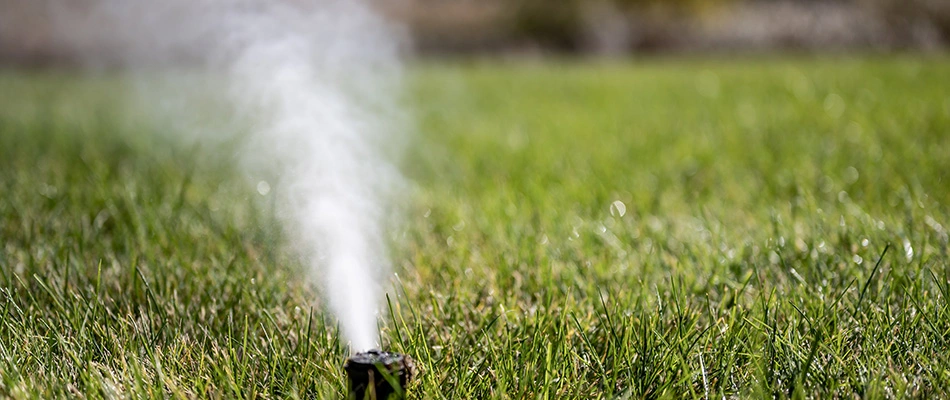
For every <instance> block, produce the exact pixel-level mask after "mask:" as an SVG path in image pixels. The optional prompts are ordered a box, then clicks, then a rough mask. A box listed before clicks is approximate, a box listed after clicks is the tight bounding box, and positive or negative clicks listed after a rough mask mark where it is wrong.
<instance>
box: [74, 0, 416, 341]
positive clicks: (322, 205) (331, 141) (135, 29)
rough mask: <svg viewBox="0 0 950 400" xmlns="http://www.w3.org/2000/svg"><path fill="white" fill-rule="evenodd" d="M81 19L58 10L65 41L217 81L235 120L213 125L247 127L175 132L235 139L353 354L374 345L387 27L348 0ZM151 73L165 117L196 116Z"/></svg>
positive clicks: (141, 8)
mask: <svg viewBox="0 0 950 400" xmlns="http://www.w3.org/2000/svg"><path fill="white" fill-rule="evenodd" d="M82 14H83V15H84V18H81V19H77V18H76V15H77V14H76V13H70V14H69V15H68V17H67V15H66V14H62V15H61V17H60V18H59V25H60V27H62V28H63V29H60V31H61V32H64V33H67V35H64V37H70V34H71V33H74V32H75V30H76V29H72V32H71V29H70V27H73V28H75V27H77V26H79V23H80V22H81V25H82V26H84V27H86V29H88V27H89V26H99V27H107V28H106V29H103V32H104V36H103V37H101V38H100V39H99V40H100V41H101V40H110V41H112V42H113V44H114V46H116V47H119V48H122V52H121V54H123V60H122V61H123V62H124V63H125V64H127V65H130V66H133V67H148V68H145V70H148V72H149V73H151V74H153V75H154V71H155V70H158V71H174V70H177V69H175V68H170V69H169V68H155V67H156V66H158V67H167V66H168V65H175V64H176V63H180V62H181V61H182V60H185V61H186V62H187V64H189V65H198V66H201V67H202V68H201V70H202V71H203V72H202V73H204V74H210V75H211V76H212V81H216V82H218V83H222V84H223V87H222V89H223V90H221V93H222V95H221V96H220V98H219V99H217V100H223V101H224V103H225V104H227V105H228V108H229V109H230V112H231V113H232V115H231V116H232V117H233V118H225V119H229V120H232V121H240V122H241V124H243V125H246V126H245V127H241V128H238V127H235V126H234V125H232V124H227V123H217V124H212V125H214V126H215V127H216V128H217V129H211V127H212V125H208V124H202V125H196V124H189V123H186V124H185V126H182V124H180V123H179V124H177V125H176V130H179V131H185V132H188V133H191V134H194V135H197V136H198V137H199V139H207V136H214V135H217V134H220V132H221V131H225V132H231V131H242V132H243V133H241V134H238V135H239V137H240V138H239V139H238V140H240V142H241V143H243V146H242V148H243V149H242V150H241V152H240V153H241V156H240V157H239V159H240V167H241V168H242V169H243V170H244V172H245V173H246V174H247V175H248V176H250V177H253V179H254V181H255V182H256V181H257V179H262V178H263V177H270V178H269V179H272V180H275V181H276V185H275V188H276V192H277V193H276V194H277V199H278V200H277V206H278V207H277V210H278V214H279V217H280V220H281V221H282V224H283V228H284V230H285V232H286V233H287V237H289V238H291V239H290V241H291V243H290V244H291V245H292V247H293V249H295V250H296V251H297V253H298V255H299V256H300V257H301V258H302V259H303V260H304V262H306V263H307V264H308V265H309V266H310V268H311V270H312V272H313V276H314V277H317V279H320V280H322V284H323V285H322V286H323V288H324V293H326V295H327V302H328V304H329V308H330V310H331V311H332V312H333V314H334V315H335V316H336V317H337V319H338V320H339V322H340V325H341V328H342V331H343V334H344V335H345V336H346V338H347V339H348V341H349V345H350V349H351V351H361V350H367V349H370V348H375V347H377V346H378V343H377V326H376V317H377V316H376V313H377V307H378V305H379V303H380V298H379V297H380V292H381V284H380V282H381V281H382V279H384V275H385V271H387V269H388V267H389V266H388V261H387V257H386V249H385V243H384V232H383V231H384V227H383V222H384V219H385V218H384V217H385V215H386V214H387V206H388V204H389V200H390V199H391V198H392V195H393V194H394V193H393V192H394V190H393V189H394V188H396V187H398V186H399V174H398V172H397V171H396V170H395V168H394V167H393V165H392V163H391V162H390V161H388V160H390V159H391V157H392V156H393V154H392V149H393V148H398V144H399V143H400V142H401V141H400V140H399V138H398V136H400V133H401V132H402V131H403V129H400V124H399V120H400V118H399V113H398V109H397V107H395V100H396V99H395V97H396V93H397V89H398V76H399V73H400V71H399V62H398V61H399V60H398V48H399V46H398V44H399V41H398V40H396V39H394V38H399V37H400V36H399V35H394V32H396V31H394V30H393V29H392V27H391V26H389V25H387V24H386V23H385V22H384V21H383V20H382V19H381V18H379V17H378V16H377V15H376V14H374V13H373V12H372V10H371V9H370V8H369V6H368V5H367V4H365V3H363V2H362V1H354V0H308V1H300V0H284V1H272V0H257V1H250V0H167V1H162V2H133V1H127V0H99V1H96V3H95V6H94V7H93V8H91V9H87V10H84V12H83V13H82ZM76 47H77V48H81V47H82V46H78V45H77V46H76ZM140 69H141V68H140ZM160 75H162V77H161V80H162V81H163V82H164V83H166V86H164V87H163V89H164V90H154V89H156V88H155V87H154V86H151V87H148V88H149V90H145V91H142V92H145V93H147V95H146V97H145V99H144V100H146V101H147V102H149V103H151V104H152V105H153V107H162V106H161V105H162V104H177V106H175V107H172V108H171V109H172V110H173V112H172V114H171V115H169V114H168V113H167V111H168V110H169V108H167V107H166V109H165V110H164V112H163V113H162V115H163V118H179V119H180V120H182V121H195V120H201V119H202V116H198V115H188V113H196V112H200V111H195V110H201V105H200V104H195V103H196V101H193V100H194V99H195V98H201V96H207V95H208V93H201V96H194V98H192V100H189V93H194V92H195V91H196V89H195V88H194V87H193V86H190V85H188V84H182V83H179V84H175V83H174V82H176V79H178V77H177V76H176V75H173V74H172V73H170V72H160ZM168 82H173V83H172V85H171V86H168V85H167V83H168ZM182 82H184V80H182ZM169 87H170V88H171V90H168V89H169ZM156 96H159V97H161V98H155V97H156ZM219 122H222V121H219ZM223 122H227V121H223ZM221 127H226V129H220V128H221ZM226 135H227V134H226ZM232 135H233V134H232Z"/></svg>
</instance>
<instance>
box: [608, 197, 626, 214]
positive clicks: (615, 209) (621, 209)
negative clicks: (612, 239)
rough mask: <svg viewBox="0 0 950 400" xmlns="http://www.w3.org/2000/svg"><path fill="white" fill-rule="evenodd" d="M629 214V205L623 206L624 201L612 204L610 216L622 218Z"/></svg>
mask: <svg viewBox="0 0 950 400" xmlns="http://www.w3.org/2000/svg"><path fill="white" fill-rule="evenodd" d="M626 213H627V205H626V204H623V202H622V201H620V200H617V201H614V202H613V203H610V215H612V216H615V217H616V216H619V217H622V216H624V214H626Z"/></svg>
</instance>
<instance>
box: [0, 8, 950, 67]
mask: <svg viewBox="0 0 950 400" xmlns="http://www.w3.org/2000/svg"><path fill="white" fill-rule="evenodd" d="M280 1H295V0H280ZM96 2H97V0H70V1H64V0H0V63H2V64H7V65H11V64H12V65H22V66H44V65H47V66H51V65H52V66H55V65H64V66H65V65H71V64H76V63H78V62H80V59H82V60H87V61H88V59H89V58H90V55H92V57H91V58H94V59H95V60H97V61H96V62H97V63H100V64H103V65H109V64H116V63H120V62H121V61H120V58H119V54H120V53H121V51H120V47H121V46H122V38H116V37H112V36H113V34H112V33H111V32H107V31H103V30H104V29H106V28H103V27H104V26H105V25H104V24H101V23H98V22H97V20H96V18H92V17H90V12H89V10H90V9H92V8H94V7H95V4H96ZM373 2H374V3H376V5H377V6H378V8H379V9H380V10H382V11H383V12H384V13H385V14H387V15H388V16H389V17H390V18H391V19H392V20H394V21H397V22H399V23H401V24H402V25H403V26H404V27H405V30H406V31H405V33H406V36H407V37H408V38H409V39H410V40H409V41H408V42H409V43H411V45H410V46H411V49H412V52H413V54H416V55H420V56H426V57H470V56H502V57H535V56H551V55H554V56H585V57H626V56H630V55H639V54H657V53H659V54H669V53H674V54H677V53H679V54H682V53H740V52H741V53H762V52H774V51H783V52H789V51H791V52H802V53H813V52H835V53H839V52H861V53H867V52H904V51H925V52H933V51H942V50H943V49H946V48H947V46H948V43H950V1H946V0H662V1H661V0H373ZM53 5H56V7H55V8H54V7H53ZM62 21H68V22H69V24H70V29H69V32H70V34H69V35H62V34H60V33H59V32H58V31H57V24H58V23H61V22H62ZM80 55H82V57H80ZM187 57H188V55H187V54H182V55H181V58H183V59H184V58H187Z"/></svg>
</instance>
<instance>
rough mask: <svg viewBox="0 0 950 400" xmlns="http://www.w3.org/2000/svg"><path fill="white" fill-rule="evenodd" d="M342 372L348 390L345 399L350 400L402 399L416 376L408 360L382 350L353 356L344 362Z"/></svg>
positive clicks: (405, 356)
mask: <svg viewBox="0 0 950 400" xmlns="http://www.w3.org/2000/svg"><path fill="white" fill-rule="evenodd" d="M343 369H344V370H346V376H347V389H348V390H349V393H348V394H347V396H346V398H347V399H351V400H363V399H373V400H387V399H404V398H406V387H407V386H408V385H409V382H410V381H412V378H413V377H414V376H415V372H416V368H415V364H414V363H413V362H412V359H411V358H409V356H407V355H405V354H399V353H390V352H388V351H382V350H369V351H365V352H362V353H356V354H354V355H353V356H352V357H350V358H348V359H347V360H346V363H344V364H343Z"/></svg>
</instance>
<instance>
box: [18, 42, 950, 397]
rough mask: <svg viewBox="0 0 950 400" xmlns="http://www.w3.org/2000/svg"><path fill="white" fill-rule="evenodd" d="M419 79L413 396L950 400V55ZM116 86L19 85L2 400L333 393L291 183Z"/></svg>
mask: <svg viewBox="0 0 950 400" xmlns="http://www.w3.org/2000/svg"><path fill="white" fill-rule="evenodd" d="M410 71H411V72H410V77H409V79H408V85H407V86H408V93H407V95H406V96H405V97H406V98H405V103H406V104H407V107H406V108H407V110H409V112H410V113H411V114H412V115H413V120H414V129H413V130H414V133H413V135H411V137H412V138H411V140H410V141H409V143H407V144H406V149H407V151H406V155H405V157H404V158H403V160H402V165H403V168H402V169H403V173H404V175H405V176H406V177H407V178H408V181H409V182H410V183H409V185H408V186H407V189H406V191H405V196H404V198H403V200H402V204H400V205H399V207H398V208H399V209H400V210H401V212H400V215H398V216H396V217H394V218H393V220H394V221H397V223H395V224H394V225H393V229H392V231H391V235H390V241H391V252H392V259H393V264H394V271H393V272H394V274H393V275H392V282H391V287H392V289H391V290H390V296H389V297H388V300H389V301H388V303H387V304H384V305H383V311H384V312H383V315H382V320H381V322H380V325H381V329H382V332H381V335H382V337H383V342H384V347H385V348H387V349H389V350H393V351H399V352H405V353H408V354H409V355H411V356H412V357H413V358H414V359H415V360H416V362H417V364H418V365H419V366H420V367H421V369H422V371H423V372H422V375H421V376H420V378H419V379H418V380H417V382H416V385H415V386H414V387H412V388H411V391H410V394H411V397H413V398H420V399H421V398H425V399H429V398H451V399H458V398H513V399H522V398H583V399H587V398H642V397H646V398H684V397H695V398H706V397H713V398H723V397H726V398H732V397H734V398H749V397H780V398H782V397H817V398H829V397H855V396H857V397H867V398H889V397H922V398H942V397H948V396H950V351H948V349H950V343H948V342H950V300H948V299H950V258H948V254H947V247H948V233H950V232H948V230H950V90H948V85H950V59H947V58H945V57H925V56H900V57H891V58H881V57H864V58H832V59H809V58H800V59H786V58H746V59H736V60H726V59H718V60H717V59H656V60H645V61H636V62H612V63H570V62H568V63H529V62H525V63H507V64H505V63H487V62H475V63H468V64H455V65H452V64H419V65H414V66H412V67H411V68H410ZM127 83H128V82H127V78H123V77H117V76H109V75H95V76H80V75H78V74H76V73H71V72H23V71H9V70H8V71H3V72H0V190H2V191H3V195H2V197H0V246H2V247H0V397H13V398H50V397H88V398H115V397H119V398H124V397H136V398H138V397H154V398H164V397H186V398H209V397H211V398H287V397H289V398H314V397H316V398H334V397H339V396H340V395H341V394H342V393H344V391H345V387H346V382H345V380H344V377H343V374H342V369H341V366H342V364H343V361H344V359H345V358H346V356H347V354H348V351H347V349H346V348H345V347H344V346H342V345H341V344H340V338H339V331H338V329H337V328H336V326H335V323H334V321H333V320H332V318H330V317H329V316H328V314H327V313H326V312H325V311H324V309H323V308H322V304H323V302H321V300H319V294H318V293H317V292H318V290H316V289H314V288H313V287H312V285H309V284H307V282H308V281H309V280H308V279H306V278H305V275H306V273H305V272H304V268H303V267H302V266H301V265H300V263H299V262H298V261H297V260H296V259H295V257H293V255H292V254H291V253H290V252H289V251H288V250H287V249H286V247H285V246H283V245H282V243H284V240H283V238H282V237H281V236H282V234H281V231H280V228H279V226H277V224H276V223H275V220H276V218H275V216H274V210H273V207H272V205H273V201H272V199H271V198H269V197H268V196H262V195H260V194H258V193H257V192H256V191H255V190H254V187H253V184H252V183H251V182H247V181H246V180H245V179H244V178H243V177H242V176H241V175H240V174H239V173H238V172H236V171H235V170H234V169H233V168H232V167H231V166H230V165H231V164H232V161H233V159H234V155H233V152H234V148H232V147H229V146H228V145H227V144H226V143H224V144H221V145H220V148H217V149H210V148H208V147H207V146H202V145H201V144H197V143H194V142H187V141H181V140H178V139H176V138H177V137H178V135H174V134H169V131H170V130H174V129H175V123H174V122H173V121H172V122H167V121H166V122H165V123H159V124H156V123H154V121H153V120H150V119H149V118H147V117H146V116H145V114H146V113H145V112H143V111H142V110H141V109H140V108H139V107H138V106H134V105H132V104H133V103H132V102H130V101H127V100H128V99H127V96H125V95H123V93H126V90H125V89H124V87H125V86H126V85H127Z"/></svg>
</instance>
